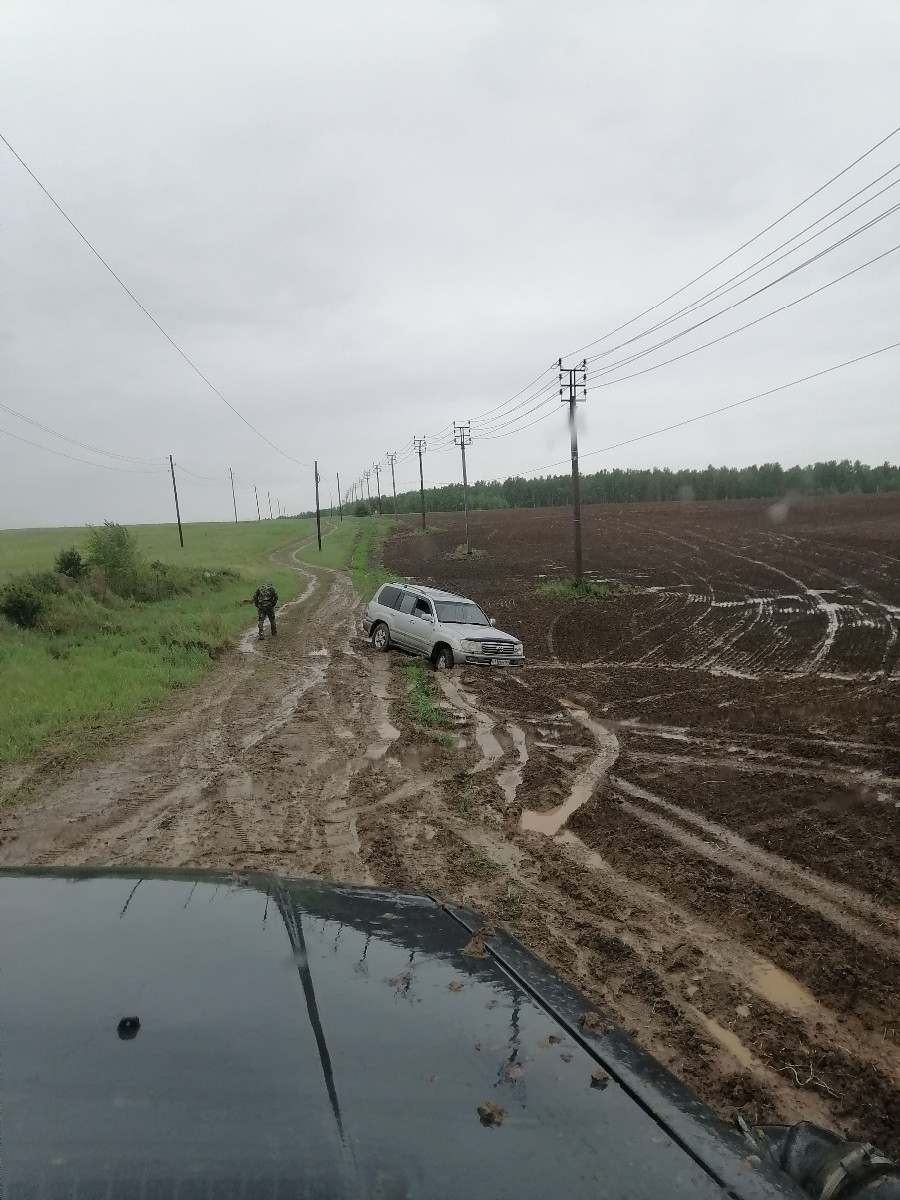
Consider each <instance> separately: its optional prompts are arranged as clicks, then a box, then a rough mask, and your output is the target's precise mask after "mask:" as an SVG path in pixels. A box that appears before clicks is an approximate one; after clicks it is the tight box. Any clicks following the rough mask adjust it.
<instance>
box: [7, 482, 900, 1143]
mask: <svg viewBox="0 0 900 1200" xmlns="http://www.w3.org/2000/svg"><path fill="white" fill-rule="evenodd" d="M473 522H474V527H475V543H476V545H479V546H480V547H482V548H483V549H484V550H485V551H486V554H485V557H484V558H482V559H478V560H474V561H471V562H469V561H466V560H465V559H463V560H460V559H457V558H452V557H449V556H450V555H451V554H452V552H453V551H454V549H455V548H456V547H457V546H458V545H459V543H460V542H461V541H462V540H463V536H462V528H461V518H457V517H455V516H449V517H434V518H432V519H431V523H432V524H435V525H437V526H438V528H439V532H438V534H437V535H435V536H433V537H428V538H419V537H414V536H412V535H411V532H407V531H406V530H404V529H403V528H401V530H400V531H399V533H398V534H396V535H394V536H393V537H392V538H391V539H390V540H389V542H388V545H387V548H386V557H387V562H388V565H389V566H390V568H391V569H393V570H395V571H396V572H397V573H398V574H399V575H410V576H415V577H417V578H419V579H430V580H433V581H434V582H436V583H440V584H441V586H444V587H448V588H451V589H453V590H458V591H461V592H463V593H464V594H468V595H473V596H475V597H476V598H477V599H479V600H480V601H481V602H482V603H483V604H484V606H485V607H486V609H487V610H488V611H489V612H490V613H491V614H492V615H494V616H496V617H497V619H498V623H499V624H500V625H501V626H502V627H506V628H508V629H510V630H512V631H514V632H516V633H517V634H519V635H521V636H523V637H524V639H525V641H526V651H527V654H528V666H527V667H526V669H525V670H524V671H522V672H521V673H519V674H517V675H512V674H506V673H503V672H499V671H497V672H484V673H481V672H470V671H456V672H453V673H451V674H449V675H440V676H436V679H437V682H438V683H439V684H440V686H441V687H442V688H443V691H444V699H445V701H446V703H447V704H448V705H449V706H450V708H451V709H452V710H453V711H454V714H455V715H456V716H457V717H458V720H459V726H458V727H459V731H460V735H461V737H460V745H459V748H458V749H457V750H456V751H449V750H447V749H445V748H443V747H440V746H437V745H436V744H435V743H434V742H433V741H432V739H431V737H430V735H429V733H428V731H427V730H421V729H417V728H415V727H414V726H412V725H411V724H410V723H409V718H408V715H407V714H408V710H407V706H406V705H405V704H404V703H403V702H402V700H403V697H404V694H405V692H404V688H405V681H404V677H403V674H402V669H401V668H402V661H401V658H400V656H399V655H397V654H393V653H392V654H388V655H377V654H376V653H375V652H374V651H373V650H372V649H371V647H370V646H369V645H368V643H367V642H366V641H365V640H364V639H363V638H362V637H361V635H360V632H359V624H358V619H359V612H360V609H359V600H360V598H359V597H357V596H355V595H354V593H353V589H352V587H351V586H350V583H349V581H348V579H347V578H346V576H344V575H342V574H339V573H333V572H328V571H325V570H324V569H307V568H306V567H304V568H303V570H304V572H306V573H307V574H308V575H309V576H310V579H311V580H312V586H311V587H310V588H309V589H308V591H307V593H306V595H305V598H304V599H303V600H302V602H300V603H298V604H295V605H294V606H293V607H289V608H288V609H287V610H286V611H285V612H284V614H283V616H282V619H281V621H280V623H279V638H278V639H277V641H275V642H273V641H271V640H268V639H267V640H266V641H265V642H263V643H261V644H257V643H256V642H255V641H252V640H250V641H248V642H247V643H246V650H245V651H235V652H234V653H233V654H231V655H228V656H226V657H225V658H224V659H223V661H222V663H221V664H220V666H219V667H218V668H217V673H216V677H215V679H214V680H213V681H212V682H211V683H210V684H209V685H208V686H206V687H203V688H201V689H198V690H197V691H196V692H194V693H193V694H192V695H191V697H190V698H189V699H188V701H186V702H184V703H183V705H182V707H181V708H180V709H179V710H178V711H175V712H174V713H172V712H171V711H170V712H169V714H168V715H167V716H165V717H157V718H154V719H153V720H150V721H147V722H146V723H145V724H144V725H142V726H140V727H139V728H138V729H137V730H136V733H135V736H134V738H133V740H132V741H131V742H130V743H129V744H128V745H126V746H121V747H119V749H118V750H111V751H108V752H106V753H105V756H104V757H102V758H101V759H99V760H98V761H97V762H95V763H93V764H92V765H90V766H87V767H83V768H80V769H78V770H77V771H75V772H73V773H71V774H70V776H69V777H68V778H66V779H65V780H63V781H60V780H54V779H52V778H51V777H50V776H49V775H44V776H42V775H41V772H40V770H38V771H36V773H35V775H34V777H33V778H32V780H31V783H30V786H31V788H32V794H37V795H39V797H40V798H39V799H37V800H30V801H23V802H22V803H20V804H18V805H17V806H15V807H10V808H8V809H7V810H6V811H5V812H4V813H3V814H2V815H0V864H3V865H20V864H29V863H43V864H59V865H62V864H76V863H77V864H82V863H87V864H96V865H115V866H121V865H144V864H147V865H159V866H188V867H189V866H201V867H203V866H209V867H220V868H221V867H226V868H230V869H232V870H234V871H240V870H246V869H251V868H253V869H268V870H274V871H279V872H283V873H285V874H289V875H293V876H307V877H316V878H325V879H331V880H341V881H347V882H355V883H370V884H378V885H381V886H392V887H397V888H403V889H407V890H422V891H427V892H429V893H431V894H435V895H438V896H441V897H445V898H447V899H452V900H454V901H456V902H458V903H461V904H464V905H467V906H469V907H471V908H474V909H476V910H478V911H480V912H482V913H483V914H484V915H485V919H486V921H488V922H490V923H491V924H496V925H503V926H505V927H507V928H509V929H510V930H511V931H512V932H513V933H514V934H515V935H516V936H518V937H519V938H521V939H522V940H523V941H524V942H525V943H526V944H527V945H528V946H529V947H530V948H531V949H533V950H534V951H536V952H537V953H538V954H540V955H541V956H542V957H544V958H545V959H546V960H547V961H549V962H550V963H551V964H552V965H553V966H554V967H555V968H556V969H557V970H558V971H560V972H561V973H562V974H563V975H564V976H565V977H566V978H568V979H569V980H571V981H572V982H573V983H575V984H576V985H577V986H578V987H579V988H580V989H581V990H582V991H583V993H584V994H585V995H586V996H587V997H588V998H589V1000H590V1001H591V1002H592V1004H593V1005H594V1006H595V1007H596V1009H597V1012H598V1015H597V1016H596V1018H594V1019H596V1021H597V1022H598V1023H600V1024H606V1023H607V1022H608V1021H609V1020H610V1019H612V1020H615V1021H617V1022H619V1023H620V1024H621V1025H623V1026H624V1027H625V1028H627V1029H628V1030H630V1031H631V1032H632V1033H633V1035H634V1036H635V1037H636V1038H637V1039H638V1040H639V1041H640V1042H641V1043H642V1044H643V1045H645V1046H646V1047H647V1048H648V1049H650V1050H651V1051H652V1052H653V1053H655V1054H656V1055H657V1056H658V1057H659V1058H660V1059H661V1060H662V1061H663V1062H664V1063H665V1064H666V1065H667V1066H668V1067H669V1068H670V1069H671V1070H672V1071H674V1072H675V1073H676V1074H677V1075H679V1076H680V1077H681V1078H683V1079H685V1080H686V1081H687V1082H688V1083H689V1084H690V1085H691V1086H693V1087H694V1088H695V1089H696V1090H697V1091H698V1092H699V1093H700V1095H701V1096H702V1097H703V1098H704V1099H705V1100H707V1101H708V1102H709V1103H710V1104H712V1105H713V1106H714V1107H715V1108H717V1109H718V1110H719V1111H720V1112H722V1113H724V1114H726V1115H729V1116H730V1115H732V1114H734V1113H735V1112H738V1111H739V1112H743V1113H745V1114H746V1115H747V1116H748V1117H749V1118H750V1119H751V1120H757V1121H768V1120H787V1121H795V1120H800V1119H809V1120H813V1121H819V1122H821V1123H823V1124H826V1125H830V1126H831V1127H833V1128H836V1129H838V1130H839V1131H841V1132H844V1133H847V1134H849V1135H851V1136H853V1137H860V1138H863V1139H868V1140H874V1141H876V1142H878V1143H880V1144H882V1145H883V1146H884V1147H885V1148H886V1149H888V1150H890V1151H892V1152H893V1153H895V1154H896V1153H898V1152H900V999H898V995H897V989H896V979H897V976H898V970H900V966H898V961H900V884H898V879H900V857H898V844H900V841H898V834H900V696H898V682H900V678H898V675H900V669H898V661H900V652H898V647H900V497H852V498H840V499H836V500H825V501H815V502H807V503H804V504H800V505H798V506H796V507H795V508H794V509H793V510H792V511H791V514H790V516H789V519H788V520H787V522H785V523H784V524H781V525H773V524H772V522H771V521H770V520H769V517H768V516H767V508H766V506H765V505H763V504H760V503H757V502H747V503H723V504H717V505H660V506H641V507H628V508H623V509H609V508H603V509H589V510H586V511H585V522H584V525H585V563H586V566H587V567H589V568H590V569H591V571H592V572H593V574H594V576H595V577H603V578H608V579H611V580H613V581H614V582H622V583H627V584H629V585H630V587H631V588H632V589H634V590H633V591H629V592H628V593H627V594H622V595H618V596H615V597H614V598H610V599H608V600H606V601H604V602H600V603H589V602H579V603H575V602H571V601H565V600H560V599H554V598H549V597H544V596H541V595H539V593H538V588H539V586H540V584H541V583H542V582H543V581H544V579H545V578H547V577H550V578H552V577H553V576H554V575H561V574H563V573H565V571H566V570H567V568H568V561H569V559H568V544H569V543H568V538H569V528H570V526H569V514H568V513H566V512H564V511H539V512H536V513H533V512H519V513H515V512H513V513H510V512H501V513H493V514H475V515H474V518H473ZM294 565H296V564H294ZM36 784H39V785H40V788H39V789H35V785H36ZM573 798H574V799H575V800H576V801H577V803H576V804H573V803H572V802H571V801H572V799H573ZM567 801H569V802H570V803H569V804H566V802H567ZM564 804H565V805H566V808H565V810H561V813H560V812H559V811H556V810H558V809H559V806H561V805H564ZM523 813H526V814H528V815H527V816H526V818H525V823H526V824H530V825H531V829H532V830H535V831H531V830H528V831H524V832H523V830H522V828H521V823H522V821H523ZM541 830H544V832H541ZM488 935H489V927H488ZM484 936H485V935H484V934H483V935H481V936H479V935H477V934H476V936H475V937H474V938H473V939H472V943H471V951H472V952H473V953H476V954H477V953H478V952H479V951H481V950H483V937H484ZM386 985H389V986H393V987H398V988H402V987H403V986H404V981H403V979H402V977H397V978H391V979H390V980H386Z"/></svg>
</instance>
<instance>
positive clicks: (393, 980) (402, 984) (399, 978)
mask: <svg viewBox="0 0 900 1200" xmlns="http://www.w3.org/2000/svg"><path fill="white" fill-rule="evenodd" d="M411 983H412V975H410V973H409V971H404V972H403V974H402V975H392V976H391V977H390V979H389V980H388V987H392V988H403V989H404V991H405V990H406V989H407V988H408V987H409V985H410V984H411Z"/></svg>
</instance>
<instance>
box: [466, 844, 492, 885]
mask: <svg viewBox="0 0 900 1200" xmlns="http://www.w3.org/2000/svg"><path fill="white" fill-rule="evenodd" d="M469 868H470V870H471V871H472V873H473V874H474V875H480V876H481V877H482V878H484V877H485V876H488V875H496V873H497V864H496V863H495V862H494V860H493V859H492V858H488V856H487V855H486V854H485V852H484V851H483V850H482V849H481V848H480V847H478V846H473V847H472V850H471V851H470V854H469Z"/></svg>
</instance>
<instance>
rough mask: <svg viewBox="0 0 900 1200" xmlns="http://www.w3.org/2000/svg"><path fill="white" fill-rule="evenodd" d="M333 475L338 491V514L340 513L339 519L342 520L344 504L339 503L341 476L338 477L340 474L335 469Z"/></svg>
mask: <svg viewBox="0 0 900 1200" xmlns="http://www.w3.org/2000/svg"><path fill="white" fill-rule="evenodd" d="M334 477H335V479H336V480H337V492H338V514H339V515H340V518H341V520H342V521H343V519H344V506H343V504H342V503H341V477H340V475H339V474H338V472H337V471H335V474H334Z"/></svg>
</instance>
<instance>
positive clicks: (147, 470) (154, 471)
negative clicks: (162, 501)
mask: <svg viewBox="0 0 900 1200" xmlns="http://www.w3.org/2000/svg"><path fill="white" fill-rule="evenodd" d="M0 433H3V434H5V435H6V436H7V437H11V438H15V440H16V441H17V442H24V443H25V445H26V446H35V447H36V448H37V449H38V450H46V452H47V453H48V454H55V455H56V456H57V457H58V458H68V459H70V460H71V461H72V462H77V463H84V464H85V466H87V467H99V468H100V469H101V470H103V471H123V472H125V473H126V474H130V475H164V474H165V473H166V470H167V468H166V467H165V466H162V465H160V466H159V467H114V466H113V465H112V464H111V463H99V462H91V461H90V459H88V458H78V457H77V456H76V455H74V454H66V453H65V451H63V450H54V449H53V448H52V447H51V446H42V445H41V444H40V442H33V441H31V439H30V438H24V437H20V435H19V434H18V433H12V432H11V431H10V430H9V429H0Z"/></svg>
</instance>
